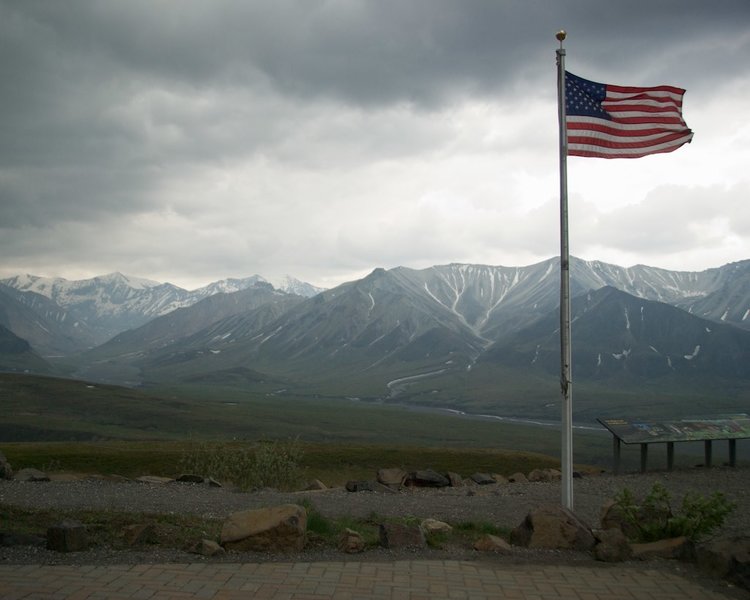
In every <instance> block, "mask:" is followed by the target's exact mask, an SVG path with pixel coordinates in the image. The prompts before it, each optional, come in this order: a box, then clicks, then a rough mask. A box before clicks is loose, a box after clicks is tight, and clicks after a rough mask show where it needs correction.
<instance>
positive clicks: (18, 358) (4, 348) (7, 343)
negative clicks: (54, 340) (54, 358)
mask: <svg viewBox="0 0 750 600" xmlns="http://www.w3.org/2000/svg"><path fill="white" fill-rule="evenodd" d="M0 371H22V372H33V373H49V372H51V371H52V368H51V367H50V365H49V363H47V362H46V361H45V360H44V359H43V358H41V357H40V356H39V355H38V354H36V352H34V351H33V349H32V348H31V345H30V344H29V343H28V342H27V341H26V340H24V339H21V338H20V337H18V336H17V335H16V334H15V333H13V332H12V331H10V330H9V329H7V328H6V327H4V326H3V325H0Z"/></svg>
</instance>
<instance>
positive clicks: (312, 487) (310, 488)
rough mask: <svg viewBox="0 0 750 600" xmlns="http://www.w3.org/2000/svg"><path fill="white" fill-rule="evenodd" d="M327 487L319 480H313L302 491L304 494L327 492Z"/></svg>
mask: <svg viewBox="0 0 750 600" xmlns="http://www.w3.org/2000/svg"><path fill="white" fill-rule="evenodd" d="M327 489H328V486H327V485H326V484H325V483H323V482H322V481H321V480H320V479H313V480H312V481H311V482H310V483H309V484H308V485H307V487H306V488H305V489H304V491H305V492H319V491H323V490H327Z"/></svg>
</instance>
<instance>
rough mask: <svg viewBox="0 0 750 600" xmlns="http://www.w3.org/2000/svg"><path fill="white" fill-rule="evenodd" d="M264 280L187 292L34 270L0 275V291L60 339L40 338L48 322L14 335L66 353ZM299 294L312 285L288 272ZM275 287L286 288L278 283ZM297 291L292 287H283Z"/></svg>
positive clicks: (46, 350)
mask: <svg viewBox="0 0 750 600" xmlns="http://www.w3.org/2000/svg"><path fill="white" fill-rule="evenodd" d="M259 282H261V283H266V280H265V279H264V278H263V277H261V276H259V275H253V276H252V277H247V278H244V279H225V280H222V281H217V282H215V283H211V284H209V285H207V286H205V287H202V288H199V289H196V290H193V291H188V290H185V289H182V288H180V287H178V286H176V285H172V284H171V283H159V282H156V281H151V280H148V279H142V278H137V277H130V276H127V275H123V274H121V273H110V274H108V275H102V276H98V277H94V278H92V279H84V280H74V281H69V280H66V279H63V278H59V277H57V278H47V277H38V276H35V275H17V276H15V277H9V278H7V279H2V280H0V284H2V285H3V286H4V287H5V291H6V292H7V293H8V294H9V295H12V297H13V298H14V299H15V300H17V301H18V302H20V303H21V304H23V305H25V306H26V307H28V308H29V309H30V310H32V311H33V312H34V313H36V316H37V318H38V319H39V320H40V322H42V323H47V322H50V323H54V324H55V325H54V326H55V328H62V329H63V330H64V333H63V334H62V335H63V336H64V338H65V339H64V340H63V341H54V340H42V339H41V338H46V337H49V335H47V334H42V333H41V332H43V331H47V333H49V330H50V326H43V327H41V328H40V330H39V331H38V332H35V331H34V330H33V328H31V327H25V328H24V327H21V329H22V331H16V333H17V334H18V335H20V336H21V337H24V335H25V334H28V336H29V337H26V338H24V339H27V340H28V341H29V342H30V343H31V345H32V347H34V348H36V349H38V350H39V351H41V352H42V353H43V354H46V355H49V354H59V353H69V352H71V351H79V350H84V349H86V348H90V347H92V346H97V345H99V344H102V343H104V342H105V341H107V340H108V339H110V338H112V337H114V336H115V335H117V334H118V333H120V332H122V331H126V330H128V329H133V328H136V327H140V326H141V325H143V324H145V323H147V322H148V321H150V320H152V319H154V318H156V317H159V316H162V315H165V314H168V313H170V312H172V311H174V310H177V309H179V308H185V307H188V306H192V305H194V304H196V303H197V302H199V301H200V300H203V299H205V298H208V297H210V296H213V295H215V294H217V293H225V294H226V293H233V292H238V291H242V290H245V289H248V288H250V287H252V286H254V285H255V284H257V283H259ZM281 283H282V284H283V285H286V286H287V287H293V288H294V289H296V290H298V291H299V292H305V295H307V296H309V295H313V294H314V293H317V288H314V287H313V286H311V285H309V284H305V283H303V282H299V281H297V280H295V279H293V278H291V277H289V278H286V279H285V280H284V281H282V282H281ZM279 289H280V290H281V291H286V290H285V289H284V288H283V287H282V288H279ZM288 293H298V292H288Z"/></svg>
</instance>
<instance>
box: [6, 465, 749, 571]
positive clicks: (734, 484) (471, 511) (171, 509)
mask: <svg viewBox="0 0 750 600" xmlns="http://www.w3.org/2000/svg"><path fill="white" fill-rule="evenodd" d="M656 482H661V483H662V484H664V486H665V487H666V488H667V489H668V490H669V491H670V492H671V493H672V497H673V498H674V499H675V504H677V505H679V502H680V501H681V499H682V497H683V496H684V495H685V494H686V493H688V492H698V493H701V494H704V495H705V494H710V493H713V492H714V491H720V492H722V493H724V494H725V495H726V496H727V498H729V499H730V500H731V501H733V502H735V503H736V504H737V508H736V510H735V511H733V513H732V514H731V515H730V516H729V518H728V520H727V522H726V525H725V527H724V530H723V531H722V534H723V535H724V534H726V535H740V534H741V535H750V468H747V467H741V468H736V469H731V468H727V467H717V468H713V469H700V468H696V469H688V470H677V471H674V472H671V473H667V472H657V473H648V474H630V475H620V476H617V477H615V476H611V475H596V476H587V477H584V478H582V479H576V480H575V481H574V494H575V512H576V514H577V515H578V516H579V517H580V518H582V519H583V520H584V521H585V522H587V523H589V525H592V526H594V527H595V526H597V525H598V520H599V512H600V509H601V507H602V505H603V504H604V503H605V502H606V501H607V500H608V499H610V498H612V497H613V496H614V495H615V494H616V493H617V492H619V491H620V490H622V489H623V488H628V489H630V490H631V491H633V492H634V493H635V495H636V497H642V496H643V495H645V494H646V493H648V491H649V490H650V489H651V487H652V486H653V484H654V483H656ZM560 497H561V491H560V483H559V482H555V483H523V484H522V483H512V484H504V485H490V486H474V487H471V488H468V487H466V488H445V489H442V490H427V489H418V490H408V491H402V492H399V493H394V494H389V493H377V492H358V493H350V492H347V491H345V490H343V489H341V488H337V489H330V490H324V491H319V492H298V493H278V492H269V491H264V492H256V493H242V492H236V491H231V490H228V489H225V488H210V487H205V486H202V485H193V484H184V483H168V484H163V485H156V484H143V483H136V482H112V481H103V480H81V481H64V482H63V481H54V482H39V483H20V482H16V481H2V482H0V507H1V506H3V505H6V506H7V505H13V506H19V507H27V508H55V509H59V510H75V509H98V510H113V511H133V512H140V513H184V514H194V515H200V516H204V517H214V518H223V517H226V516H227V515H229V514H230V513H232V512H235V511H239V510H246V509H251V508H260V507H264V506H272V505H276V504H283V503H290V502H291V503H294V502H300V501H301V500H302V499H303V498H306V499H308V500H309V501H310V502H311V503H312V504H313V505H314V506H315V508H316V509H317V510H318V511H319V512H320V513H322V514H323V515H325V516H328V517H342V516H351V517H368V516H370V515H372V514H373V513H374V514H376V515H379V516H383V517H390V516H412V517H419V518H428V517H432V518H435V519H439V520H444V521H447V522H449V523H460V522H463V521H475V522H490V523H493V524H495V525H498V526H502V527H508V528H512V527H515V526H516V525H518V524H519V523H521V521H522V520H523V518H524V517H525V516H526V514H527V513H528V511H529V510H530V509H532V508H536V507H538V506H540V505H543V504H559V503H560ZM6 526H7V525H3V528H5V527H6ZM45 552H46V551H45V550H43V549H36V550H35V551H34V552H32V555H28V552H27V554H26V555H24V553H23V552H22V551H19V550H18V548H2V547H0V561H4V562H14V563H19V562H40V561H42V562H48V561H49V560H51V559H50V558H49V557H48V556H47V555H46V554H45ZM97 552H98V554H97ZM107 552H108V551H107V550H106V549H100V550H98V551H97V550H96V549H95V550H91V551H88V552H86V553H77V554H78V555H79V556H78V557H77V558H76V559H75V560H78V561H81V560H83V561H85V560H86V559H87V558H88V560H89V562H92V561H93V562H110V561H112V560H113V559H112V557H110V556H109V555H108V554H107ZM426 552H428V553H433V554H434V553H435V551H426ZM366 554H367V555H368V558H369V559H372V558H373V555H372V554H371V553H369V552H368V553H366ZM118 556H119V560H121V561H123V560H124V561H125V562H131V561H132V560H138V561H142V562H153V561H154V560H165V559H167V560H169V559H173V558H174V557H170V556H165V555H164V554H163V553H162V554H161V555H158V556H156V555H150V557H145V556H141V555H138V554H136V555H135V557H126V556H124V555H123V554H119V555H118ZM337 557H338V559H340V557H341V555H340V554H338V555H337ZM178 558H179V557H178ZM308 558H310V559H319V558H321V557H320V556H316V555H313V556H307V555H306V556H305V559H308ZM570 558H571V557H568V559H570ZM254 559H257V557H254ZM54 560H56V561H57V562H62V561H66V560H74V559H71V558H66V557H61V556H60V555H57V556H56V557H55V558H54ZM235 560H236V557H235Z"/></svg>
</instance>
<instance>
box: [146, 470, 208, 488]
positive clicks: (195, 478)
mask: <svg viewBox="0 0 750 600" xmlns="http://www.w3.org/2000/svg"><path fill="white" fill-rule="evenodd" d="M174 481H177V482H178V483H196V484H199V485H207V486H209V487H221V484H220V483H219V482H218V481H216V480H215V479H214V478H213V477H204V476H203V475H194V474H192V473H185V474H184V475H180V476H179V477H178V478H177V479H175V480H174ZM147 483H154V482H152V481H148V482H147ZM156 483H161V482H156ZM167 483H169V480H168V481H167Z"/></svg>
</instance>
